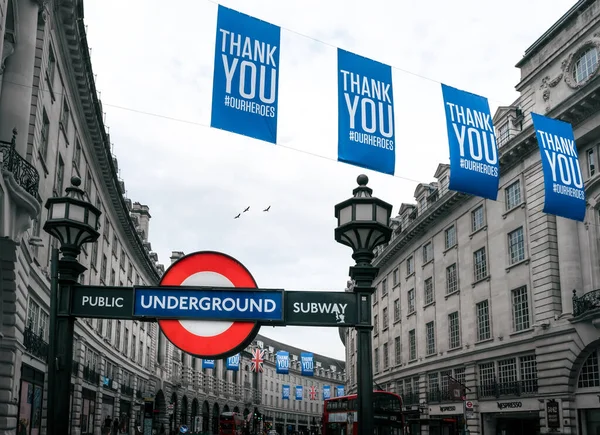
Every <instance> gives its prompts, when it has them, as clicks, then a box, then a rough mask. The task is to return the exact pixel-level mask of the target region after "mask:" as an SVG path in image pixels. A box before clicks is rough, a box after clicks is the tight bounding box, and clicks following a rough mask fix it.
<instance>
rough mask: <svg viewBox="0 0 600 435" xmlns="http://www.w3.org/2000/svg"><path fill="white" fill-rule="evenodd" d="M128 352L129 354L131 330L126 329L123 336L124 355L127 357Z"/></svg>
mask: <svg viewBox="0 0 600 435" xmlns="http://www.w3.org/2000/svg"><path fill="white" fill-rule="evenodd" d="M127 352H129V328H125V333H124V334H123V355H125V356H127Z"/></svg>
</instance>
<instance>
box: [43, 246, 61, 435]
mask: <svg viewBox="0 0 600 435" xmlns="http://www.w3.org/2000/svg"><path fill="white" fill-rule="evenodd" d="M57 306H58V249H56V248H53V249H52V252H51V257H50V331H49V339H48V341H49V342H50V345H49V346H48V401H47V407H46V432H47V433H48V435H53V434H55V433H56V431H55V430H54V423H55V421H56V420H55V419H54V418H53V416H54V415H55V414H56V410H55V408H56V403H57V402H56V397H55V394H56V376H57V370H56V341H57V338H56V312H57V311H56V309H57Z"/></svg>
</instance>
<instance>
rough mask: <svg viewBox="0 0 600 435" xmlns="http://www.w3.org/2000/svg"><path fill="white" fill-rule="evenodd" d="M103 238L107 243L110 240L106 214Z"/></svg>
mask: <svg viewBox="0 0 600 435" xmlns="http://www.w3.org/2000/svg"><path fill="white" fill-rule="evenodd" d="M98 209H99V208H98ZM99 210H100V209H99ZM104 238H105V239H106V242H107V243H109V242H110V221H109V220H108V216H105V217H104Z"/></svg>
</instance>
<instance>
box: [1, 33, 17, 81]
mask: <svg viewBox="0 0 600 435" xmlns="http://www.w3.org/2000/svg"><path fill="white" fill-rule="evenodd" d="M14 52H15V44H14V43H12V42H10V41H9V40H8V39H6V38H4V42H2V59H1V60H0V75H2V74H4V69H5V68H6V59H8V58H9V57H10V56H11V55H12V54H13V53H14Z"/></svg>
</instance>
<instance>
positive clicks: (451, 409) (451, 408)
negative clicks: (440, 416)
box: [440, 406, 456, 412]
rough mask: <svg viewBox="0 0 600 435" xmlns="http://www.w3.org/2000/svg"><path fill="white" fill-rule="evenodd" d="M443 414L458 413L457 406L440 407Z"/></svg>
mask: <svg viewBox="0 0 600 435" xmlns="http://www.w3.org/2000/svg"><path fill="white" fill-rule="evenodd" d="M440 411H441V412H450V411H456V406H440Z"/></svg>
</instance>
